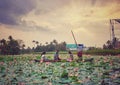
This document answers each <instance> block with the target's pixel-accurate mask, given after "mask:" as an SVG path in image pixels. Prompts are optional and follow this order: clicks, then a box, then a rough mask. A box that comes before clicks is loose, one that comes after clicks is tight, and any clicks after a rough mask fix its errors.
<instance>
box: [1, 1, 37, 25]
mask: <svg viewBox="0 0 120 85" xmlns="http://www.w3.org/2000/svg"><path fill="white" fill-rule="evenodd" d="M34 7H35V3H34V2H33V1H32V0H0V23H2V24H8V25H17V24H19V20H20V17H21V16H22V15H25V14H27V13H28V12H30V11H31V10H32V9H33V8H34Z"/></svg>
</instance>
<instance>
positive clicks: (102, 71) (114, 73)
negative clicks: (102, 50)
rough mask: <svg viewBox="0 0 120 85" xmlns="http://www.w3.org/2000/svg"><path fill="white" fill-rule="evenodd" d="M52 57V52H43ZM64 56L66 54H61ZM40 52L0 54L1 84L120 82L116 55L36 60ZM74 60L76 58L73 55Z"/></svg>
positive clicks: (94, 84) (119, 60) (103, 84)
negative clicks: (56, 60)
mask: <svg viewBox="0 0 120 85" xmlns="http://www.w3.org/2000/svg"><path fill="white" fill-rule="evenodd" d="M46 56H49V57H50V58H51V59H52V56H51V54H49V55H46ZM60 57H61V58H67V57H68V55H67V54H61V56H60ZM39 58H40V56H39V55H35V54H34V55H32V54H31V55H18V56H0V85H17V84H18V85H51V84H52V85H65V84H70V85H106V84H107V85H108V84H110V85H119V84H120V82H119V81H120V64H119V63H120V57H119V56H90V55H84V56H83V59H84V60H85V59H88V58H93V59H94V61H93V62H84V61H81V62H76V61H72V62H65V61H63V62H44V63H40V62H35V61H34V59H39ZM75 59H77V57H76V56H75Z"/></svg>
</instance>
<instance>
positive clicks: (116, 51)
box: [84, 49, 120, 55]
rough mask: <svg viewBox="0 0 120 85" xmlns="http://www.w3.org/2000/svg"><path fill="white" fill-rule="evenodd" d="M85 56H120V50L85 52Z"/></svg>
mask: <svg viewBox="0 0 120 85" xmlns="http://www.w3.org/2000/svg"><path fill="white" fill-rule="evenodd" d="M84 54H90V55H119V54H120V49H93V50H88V51H85V52H84Z"/></svg>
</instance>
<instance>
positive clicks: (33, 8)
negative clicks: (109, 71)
mask: <svg viewBox="0 0 120 85" xmlns="http://www.w3.org/2000/svg"><path fill="white" fill-rule="evenodd" d="M110 19H120V0H0V40H1V39H2V38H5V39H7V38H8V36H9V35H12V36H13V38H14V39H22V40H23V41H24V43H25V45H26V46H30V47H32V46H33V43H32V41H33V40H37V41H39V42H40V43H43V44H45V42H50V41H52V40H53V39H56V40H57V41H58V42H62V41H66V42H67V43H74V40H73V37H72V34H71V30H73V32H74V35H75V37H76V40H77V42H78V43H83V44H84V45H85V46H97V47H102V45H103V44H104V43H105V42H106V41H107V40H108V39H110V33H109V31H110V24H109V20H110ZM116 29H120V25H119V24H117V25H116Z"/></svg>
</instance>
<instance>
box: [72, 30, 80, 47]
mask: <svg viewBox="0 0 120 85" xmlns="http://www.w3.org/2000/svg"><path fill="white" fill-rule="evenodd" d="M71 33H72V36H73V39H74V41H75V44H76V46H77V48H78V45H77V41H76V39H75V36H74V33H73V31H72V30H71Z"/></svg>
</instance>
